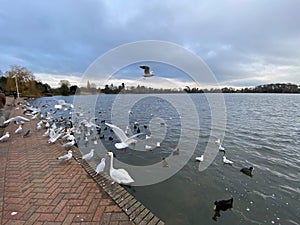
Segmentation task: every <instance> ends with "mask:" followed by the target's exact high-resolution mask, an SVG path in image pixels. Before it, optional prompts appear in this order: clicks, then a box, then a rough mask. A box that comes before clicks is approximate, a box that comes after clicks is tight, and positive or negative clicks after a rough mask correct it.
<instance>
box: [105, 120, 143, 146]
mask: <svg viewBox="0 0 300 225" xmlns="http://www.w3.org/2000/svg"><path fill="white" fill-rule="evenodd" d="M105 125H106V126H109V127H110V128H111V129H112V130H113V132H114V133H115V134H116V135H117V137H118V138H119V139H120V141H121V142H120V143H116V144H115V147H116V148H117V149H123V148H127V147H128V146H129V145H130V144H133V143H136V140H135V139H134V138H135V137H137V136H139V135H141V134H142V133H139V134H135V135H132V136H131V137H127V136H126V134H125V133H124V131H123V130H122V129H121V128H119V127H117V126H115V125H113V124H109V123H105Z"/></svg>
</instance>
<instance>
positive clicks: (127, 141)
mask: <svg viewBox="0 0 300 225" xmlns="http://www.w3.org/2000/svg"><path fill="white" fill-rule="evenodd" d="M142 134H143V133H138V134H135V135H132V136H131V137H129V138H127V140H126V141H125V143H126V144H128V145H129V144H131V143H133V142H136V140H135V139H134V138H135V137H138V136H140V135H142Z"/></svg>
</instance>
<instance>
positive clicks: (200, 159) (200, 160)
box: [195, 155, 204, 162]
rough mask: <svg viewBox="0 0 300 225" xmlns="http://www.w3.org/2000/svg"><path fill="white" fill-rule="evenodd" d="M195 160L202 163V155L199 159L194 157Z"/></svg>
mask: <svg viewBox="0 0 300 225" xmlns="http://www.w3.org/2000/svg"><path fill="white" fill-rule="evenodd" d="M195 160H196V161H199V162H203V160H204V155H201V156H200V157H196V158H195Z"/></svg>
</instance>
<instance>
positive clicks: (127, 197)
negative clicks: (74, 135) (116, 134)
mask: <svg viewBox="0 0 300 225" xmlns="http://www.w3.org/2000/svg"><path fill="white" fill-rule="evenodd" d="M72 151H73V158H74V159H75V160H76V161H77V162H79V163H80V165H81V166H82V167H83V168H84V170H85V171H86V172H87V173H88V174H89V175H90V177H91V178H92V179H93V180H94V181H95V182H96V183H97V184H98V185H99V187H101V188H102V189H103V190H104V191H105V193H107V194H108V195H109V196H110V197H111V198H112V199H113V201H114V202H115V203H116V204H117V205H118V206H119V207H120V208H121V209H122V210H123V212H124V213H125V214H126V215H127V216H128V217H129V218H130V220H131V222H133V223H135V224H149V225H150V224H151V225H156V224H157V225H163V224H165V223H164V222H163V221H162V220H161V219H159V218H158V217H157V216H155V215H154V214H153V213H152V212H151V211H150V210H149V209H147V208H146V207H145V206H144V205H143V204H142V203H141V202H139V201H138V200H136V199H135V197H134V196H132V195H131V194H130V193H129V192H128V191H127V190H126V189H125V188H124V187H122V186H121V185H119V184H118V183H116V182H113V180H112V179H111V178H110V177H109V176H108V175H107V174H105V173H99V174H96V172H95V170H94V169H93V168H92V166H91V165H90V164H93V163H90V164H89V163H87V162H86V161H85V160H82V159H79V157H81V156H82V154H81V152H80V150H79V149H78V148H76V147H72ZM93 167H94V168H95V167H96V165H93Z"/></svg>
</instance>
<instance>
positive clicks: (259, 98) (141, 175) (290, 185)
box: [33, 94, 300, 225]
mask: <svg viewBox="0 0 300 225" xmlns="http://www.w3.org/2000/svg"><path fill="white" fill-rule="evenodd" d="M209 95H211V96H213V95H214V94H209ZM57 99H64V100H65V101H66V102H73V100H74V99H73V97H61V96H56V97H51V98H41V99H38V100H36V101H35V102H33V104H34V105H36V106H41V105H43V104H45V103H47V104H48V109H47V107H44V108H42V109H43V111H45V110H49V107H52V106H53V105H54V104H55V101H54V100H57ZM224 100H225V105H226V109H225V111H224V114H225V116H226V121H223V120H222V121H220V124H221V125H222V124H225V122H226V127H225V133H224V137H223V138H222V139H223V142H222V145H223V146H224V147H225V150H226V156H227V157H228V158H229V159H230V160H232V161H233V162H234V163H233V165H232V166H229V165H224V164H223V162H222V156H223V154H222V153H219V152H218V151H217V153H216V157H215V158H214V160H213V161H212V163H211V164H210V165H209V166H208V168H207V169H205V170H203V171H199V162H195V160H194V158H195V157H196V156H200V155H201V154H203V153H204V151H205V150H206V149H207V147H208V146H209V143H210V142H211V140H215V139H217V138H218V137H217V135H216V136H213V137H211V136H210V134H211V131H212V130H214V129H216V130H218V129H219V130H218V132H219V133H220V134H222V130H220V129H221V127H222V126H220V127H219V128H218V125H216V126H211V122H212V115H213V114H212V112H211V108H212V107H213V106H212V104H211V102H208V101H207V99H206V96H205V95H204V94H191V95H184V94H173V95H159V94H156V95H98V96H76V98H75V101H74V103H75V109H74V111H77V112H79V111H80V112H83V116H79V117H73V120H74V121H75V120H76V121H80V120H82V119H83V118H87V119H90V118H92V117H94V116H95V117H97V118H98V119H97V120H96V124H98V125H99V126H101V128H102V130H101V134H103V135H104V139H100V138H99V137H100V136H99V135H98V134H97V132H95V130H94V131H93V130H92V131H89V130H85V131H84V132H82V133H81V134H77V138H78V141H79V145H80V150H82V151H83V152H88V151H89V149H91V148H94V149H95V150H96V152H97V155H98V156H99V157H100V158H102V157H104V154H105V152H106V151H107V150H112V151H114V152H115V154H116V156H117V158H116V159H117V160H118V161H116V163H115V165H114V166H115V167H116V168H118V167H124V168H126V169H127V170H128V171H129V172H130V174H131V175H132V176H133V178H134V179H135V180H136V182H137V184H138V186H133V187H132V188H128V190H129V192H131V193H132V194H133V195H134V196H135V197H136V198H137V199H138V200H139V201H141V202H142V203H143V204H144V205H145V206H146V207H148V208H149V209H150V210H151V211H152V212H153V213H154V214H155V215H157V216H158V217H160V218H161V219H162V220H164V221H165V222H166V224H170V225H183V224H184V225H186V224H191V225H196V224H197V225H198V224H216V223H220V224H228V225H229V224H230V225H231V224H243V225H245V224H284V225H285V224H300V216H299V212H300V203H299V202H300V182H299V181H300V148H299V146H300V95H288V94H224ZM52 108H53V107H52ZM53 109H54V108H53ZM128 110H131V113H128ZM214 110H224V109H223V108H222V107H220V108H219V109H218V108H214ZM68 112H69V111H59V112H58V113H56V114H55V116H56V117H60V116H66V115H68ZM195 112H196V113H197V114H195ZM73 116H74V114H73ZM195 116H196V117H195ZM101 120H106V122H111V121H112V122H113V123H114V124H116V125H117V126H119V127H121V128H122V129H125V127H126V125H129V127H130V133H135V129H134V122H138V123H139V127H140V130H141V133H143V135H141V136H140V137H139V138H138V143H137V144H136V145H134V146H131V148H129V149H128V150H127V151H120V150H117V149H116V148H115V147H114V143H116V142H117V138H116V137H115V136H114V134H113V133H112V132H110V131H109V129H108V130H104V128H105V125H104V124H103V123H101ZM144 125H146V126H147V127H144ZM86 132H89V133H90V134H91V135H90V136H89V137H88V138H89V141H84V138H85V133H86ZM146 134H147V135H151V136H152V138H151V139H148V140H146V139H145V135H146ZM108 137H113V138H114V140H113V141H110V140H109V139H108ZM210 137H211V138H212V139H211V140H210V139H209V138H210ZM95 140H96V141H97V144H95V143H94V141H95ZM150 140H151V141H150ZM157 141H159V142H161V148H155V144H156V142H157ZM145 144H147V145H150V146H152V147H153V150H152V151H149V150H145V149H144V146H145ZM178 146H179V154H176V155H175V154H174V153H173V151H175V150H176V148H177V147H178ZM215 148H216V149H217V148H218V146H217V145H215ZM215 152H216V151H215ZM163 157H165V158H166V160H167V162H168V163H169V167H163V166H162V162H161V160H162V158H163ZM95 162H98V159H95ZM107 165H109V161H107ZM128 165H129V166H128ZM151 165H155V166H151ZM249 166H253V167H254V171H253V177H248V176H246V175H244V174H242V173H241V172H240V171H239V170H240V169H241V168H242V167H249ZM144 168H146V169H144ZM106 172H108V166H107V167H106ZM151 175H152V176H151ZM166 177H167V179H164V178H166ZM156 182H157V183H156ZM143 183H144V184H147V185H145V186H143V185H142V184H143ZM152 183H154V184H152ZM231 196H232V197H233V199H234V201H233V208H232V209H231V210H227V211H225V212H223V211H221V215H220V217H218V218H217V221H214V220H213V219H212V217H213V215H214V211H213V203H214V201H215V200H222V199H229V198H230V197H231Z"/></svg>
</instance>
